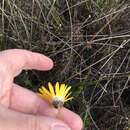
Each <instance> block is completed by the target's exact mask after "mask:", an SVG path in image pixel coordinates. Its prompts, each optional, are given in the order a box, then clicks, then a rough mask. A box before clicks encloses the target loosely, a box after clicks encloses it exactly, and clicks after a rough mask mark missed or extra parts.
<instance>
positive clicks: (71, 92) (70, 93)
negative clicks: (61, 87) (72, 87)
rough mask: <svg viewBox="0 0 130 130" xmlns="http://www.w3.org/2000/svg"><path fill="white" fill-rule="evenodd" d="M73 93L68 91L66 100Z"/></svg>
mask: <svg viewBox="0 0 130 130" xmlns="http://www.w3.org/2000/svg"><path fill="white" fill-rule="evenodd" d="M71 94H72V92H70V93H68V94H67V95H66V96H65V100H66V99H67V98H68V97H69V96H70V95H71Z"/></svg>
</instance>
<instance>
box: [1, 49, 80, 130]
mask: <svg viewBox="0 0 130 130" xmlns="http://www.w3.org/2000/svg"><path fill="white" fill-rule="evenodd" d="M52 67H53V62H52V60H51V59H49V58H48V57H46V56H44V55H41V54H38V53H33V52H30V51H26V50H20V49H12V50H6V51H2V52H0V130H69V128H70V129H71V130H81V128H82V121H81V119H80V117H79V116H78V115H76V114H75V113H73V112H71V111H70V110H68V109H66V108H62V109H61V111H60V114H59V115H57V111H56V110H55V109H54V108H52V107H51V106H50V105H49V104H48V103H47V102H45V101H43V99H41V98H40V97H38V96H37V95H36V94H35V93H33V92H31V91H29V90H27V89H25V88H23V87H21V86H19V85H17V84H15V83H14V82H13V79H14V77H16V76H17V75H18V74H20V72H21V71H22V70H23V69H36V70H50V69H51V68H52Z"/></svg>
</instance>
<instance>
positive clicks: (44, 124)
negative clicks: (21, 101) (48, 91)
mask: <svg viewBox="0 0 130 130" xmlns="http://www.w3.org/2000/svg"><path fill="white" fill-rule="evenodd" d="M0 129H2V130H70V128H69V126H68V125H67V124H65V123H64V122H63V121H60V120H58V119H55V118H51V117H45V116H38V115H29V114H23V113H19V112H15V111H12V110H9V109H7V108H4V107H2V106H0Z"/></svg>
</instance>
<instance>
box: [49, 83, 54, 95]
mask: <svg viewBox="0 0 130 130" xmlns="http://www.w3.org/2000/svg"><path fill="white" fill-rule="evenodd" d="M48 86H49V90H50V93H51V95H52V97H54V96H55V92H54V88H53V86H52V84H51V83H50V82H49V83H48Z"/></svg>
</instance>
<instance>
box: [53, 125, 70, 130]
mask: <svg viewBox="0 0 130 130" xmlns="http://www.w3.org/2000/svg"><path fill="white" fill-rule="evenodd" d="M51 130H71V129H70V128H69V127H67V126H63V125H55V126H53V127H52V129H51Z"/></svg>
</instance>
